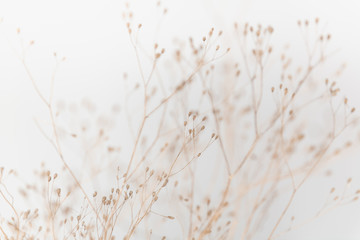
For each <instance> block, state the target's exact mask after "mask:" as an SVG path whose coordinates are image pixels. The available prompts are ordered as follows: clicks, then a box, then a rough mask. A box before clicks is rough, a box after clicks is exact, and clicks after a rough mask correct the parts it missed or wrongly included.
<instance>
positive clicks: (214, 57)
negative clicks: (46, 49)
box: [0, 5, 360, 240]
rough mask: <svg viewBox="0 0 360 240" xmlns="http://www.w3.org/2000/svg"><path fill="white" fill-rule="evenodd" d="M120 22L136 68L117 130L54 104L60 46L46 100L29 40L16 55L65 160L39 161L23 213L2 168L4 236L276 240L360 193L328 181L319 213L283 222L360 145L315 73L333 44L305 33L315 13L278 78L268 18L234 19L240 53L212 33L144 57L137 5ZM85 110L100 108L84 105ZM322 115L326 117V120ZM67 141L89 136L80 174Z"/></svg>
mask: <svg viewBox="0 0 360 240" xmlns="http://www.w3.org/2000/svg"><path fill="white" fill-rule="evenodd" d="M158 7H159V8H160V9H162V11H163V14H164V15H166V13H167V10H166V9H163V8H162V6H161V5H159V6H158ZM123 17H124V19H125V21H126V27H127V31H128V34H129V37H130V43H131V46H132V48H133V50H134V54H135V60H136V64H137V66H138V75H136V76H131V75H128V74H124V79H123V80H124V82H125V83H126V84H127V85H129V84H130V85H131V89H128V94H127V95H126V96H125V99H124V102H123V104H122V105H121V107H120V108H119V106H117V105H115V106H114V107H113V110H114V112H116V114H115V115H113V118H114V120H113V121H121V122H127V124H122V125H121V126H119V127H118V130H116V129H115V128H113V127H111V126H108V125H109V123H108V121H107V120H104V119H103V121H102V124H100V125H99V126H98V127H93V128H88V127H86V126H83V125H80V124H79V125H78V126H75V127H69V126H66V122H68V121H70V119H72V118H73V117H72V116H71V114H70V113H69V111H66V106H65V107H63V108H60V107H59V106H58V107H56V106H54V103H53V98H54V81H55V76H56V74H55V72H56V71H57V69H58V65H59V64H60V63H61V60H58V56H57V55H56V54H55V58H56V67H55V71H54V74H53V76H52V77H51V84H50V85H51V87H50V93H49V97H48V98H47V97H46V95H47V94H45V93H43V92H41V91H40V89H39V87H38V85H37V82H36V79H35V78H34V77H33V75H32V73H31V70H30V69H29V67H28V65H27V63H26V54H25V53H26V52H27V49H23V52H22V54H20V56H19V58H20V61H21V63H22V64H23V66H24V68H25V70H26V73H27V74H28V76H29V78H30V80H31V82H32V85H33V87H34V89H35V91H36V93H37V95H38V96H39V97H40V99H41V101H42V102H43V104H44V106H45V107H46V108H47V110H48V113H49V125H50V128H49V129H46V126H43V125H41V124H38V127H39V129H40V131H41V132H42V134H43V135H44V137H46V138H47V139H48V141H49V142H50V144H51V145H52V146H53V147H54V149H55V151H56V153H57V155H58V158H59V159H60V161H61V163H62V165H63V168H62V169H55V170H54V169H53V170H47V167H46V164H45V163H44V164H43V165H42V166H41V168H40V170H37V171H35V176H36V178H35V182H34V183H28V184H27V185H26V186H25V187H24V188H20V191H19V192H20V196H22V197H23V198H24V199H25V201H26V200H29V199H33V198H35V199H39V198H41V199H42V202H41V204H39V205H37V206H36V208H34V209H33V210H26V211H23V210H19V209H17V207H16V206H17V203H18V202H21V200H20V199H18V198H14V197H13V195H12V194H13V192H14V189H8V188H7V187H6V184H7V183H8V179H7V178H9V177H14V178H15V179H16V178H17V179H20V176H18V175H17V174H16V172H15V171H12V170H11V171H8V170H5V169H4V168H1V172H0V184H1V185H0V200H1V201H2V202H4V203H5V206H6V208H7V212H6V213H7V214H6V215H1V216H0V217H1V218H0V236H1V237H0V238H1V239H6V240H10V239H16V240H20V239H54V240H56V239H101V240H110V239H125V240H127V239H152V238H154V239H166V238H167V237H168V238H169V239H199V240H201V239H259V236H266V237H265V238H267V239H269V240H270V239H277V238H279V237H280V236H282V235H285V234H286V233H287V232H288V231H291V230H294V229H298V228H300V227H302V226H303V225H306V224H308V223H311V222H312V221H313V220H314V219H317V218H318V217H320V216H322V215H324V214H326V213H327V212H329V211H331V210H333V209H335V208H337V207H339V206H342V205H344V204H347V203H350V202H353V201H356V200H357V199H358V195H359V193H360V191H356V192H354V193H349V191H350V190H349V188H350V184H351V178H350V179H348V180H347V184H346V187H345V189H344V191H343V194H342V195H335V194H336V192H337V191H336V190H335V189H334V188H331V190H330V194H329V198H328V201H327V202H326V203H325V204H324V206H323V207H322V208H321V209H320V210H319V212H317V213H315V214H314V215H313V216H310V217H309V218H308V219H302V220H299V221H295V220H294V219H295V218H294V217H291V221H290V223H289V221H288V220H287V219H289V214H290V209H294V208H296V207H301V206H294V199H296V198H297V197H298V195H299V194H300V191H301V189H302V188H305V187H309V186H308V185H306V183H307V182H308V181H309V180H310V179H311V177H312V176H314V175H315V174H316V172H318V171H320V170H324V169H325V168H326V167H327V165H328V164H330V163H331V161H332V160H333V159H334V158H337V157H338V156H339V154H340V153H341V152H342V151H344V150H346V149H348V148H350V147H351V146H352V144H351V142H350V141H348V140H350V139H349V138H348V135H346V139H345V140H344V138H343V137H342V135H345V132H346V131H347V129H348V128H353V127H354V126H355V125H354V123H355V120H356V117H355V116H354V111H355V109H354V108H352V107H350V105H349V103H348V99H347V98H344V99H341V97H339V91H340V90H339V89H338V88H337V86H336V82H335V78H336V75H335V76H331V75H326V74H328V73H325V77H323V76H322V75H321V74H323V73H319V72H318V68H319V66H324V65H325V64H326V61H327V59H328V58H329V54H328V53H327V47H328V44H329V42H330V40H331V36H330V35H326V34H323V33H318V32H317V31H315V33H316V34H315V36H314V37H313V38H311V37H309V32H311V31H312V28H313V27H314V28H316V29H317V28H318V25H319V20H318V19H316V20H315V21H314V22H313V23H309V21H307V20H306V21H304V22H302V21H299V23H298V25H299V27H300V31H301V33H302V34H303V36H304V39H305V43H306V44H305V46H306V51H307V63H306V65H305V66H302V67H297V66H293V65H294V64H292V59H291V58H290V57H289V56H287V54H286V52H284V53H283V54H281V57H280V62H279V66H280V67H279V69H280V74H279V73H277V74H278V75H277V76H276V77H272V75H267V71H269V67H268V65H269V61H274V60H276V59H277V58H276V56H273V55H274V51H273V46H272V42H271V37H272V36H273V34H274V29H273V28H272V27H271V26H268V27H263V26H261V25H258V26H250V25H249V24H247V23H246V24H243V25H240V24H235V27H234V32H235V34H234V35H233V36H232V37H233V38H234V40H235V45H234V47H233V50H232V51H230V48H225V49H223V47H222V46H221V44H220V42H221V39H222V38H223V32H222V31H216V30H215V29H214V28H211V30H210V31H209V32H208V33H207V34H206V35H204V36H203V37H202V38H201V39H193V38H190V39H189V41H188V42H184V43H181V44H180V45H179V47H178V48H177V47H175V49H167V50H166V51H165V49H164V48H161V47H160V44H158V43H155V44H154V46H153V49H151V50H150V53H149V52H148V49H146V48H145V47H144V46H143V45H142V43H141V29H142V25H141V24H136V23H135V20H134V14H133V13H132V12H131V10H130V8H129V6H128V7H127V10H126V12H124V14H123ZM18 34H20V30H19V31H18ZM32 44H33V42H30V45H29V46H31V45H32ZM240 56H241V57H240ZM234 59H235V61H234ZM62 60H64V59H62ZM169 64H171V65H172V66H173V69H172V71H171V72H169V71H170V70H168V68H167V67H166V66H168V65H169ZM222 67H223V69H225V70H222ZM169 76H170V77H171V79H169V80H165V79H168V78H169ZM130 79H131V80H130ZM137 79H139V81H138V80H137ZM319 79H320V81H319ZM321 79H324V80H321ZM319 82H321V86H319V85H318V84H317V83H319ZM314 84H317V85H316V86H317V87H316V88H314V87H313V86H314ZM128 87H129V86H128ZM82 106H83V108H82V109H83V111H87V112H89V113H91V114H96V113H94V112H95V110H94V109H95V107H94V106H95V104H94V103H92V102H91V101H90V100H85V101H84V102H83V103H82ZM64 109H65V110H64ZM119 109H121V110H119ZM119 111H120V112H119ZM92 116H94V115H92ZM324 116H325V118H328V119H331V123H329V124H323V123H321V121H323V120H321V119H324ZM99 119H101V118H99ZM110 125H111V124H110ZM319 126H321V127H319ZM314 128H316V129H319V131H317V133H316V134H314V133H313V129H314ZM113 132H115V133H116V132H129V136H124V137H123V138H124V139H123V140H122V142H124V143H125V145H126V144H127V145H126V146H125V147H122V146H120V145H119V144H114V143H113V142H112V141H111V136H112V135H113ZM69 138H72V139H74V140H72V141H79V142H82V143H83V148H84V149H82V150H81V151H83V156H84V160H83V161H84V162H83V165H82V168H81V169H76V168H75V169H74V167H72V166H71V165H69V162H68V160H67V159H68V158H69V157H70V156H69V155H70V154H71V152H69V151H67V152H66V153H65V151H64V149H66V148H67V147H68V145H69V144H67V143H66V141H65V140H68V139H69ZM344 142H345V143H344ZM129 146H131V147H130V148H129V149H128V147H129ZM127 150H129V151H127ZM104 156H105V157H104ZM80 171H81V172H80ZM56 172H58V173H56ZM109 176H111V177H109ZM86 179H87V180H89V179H90V180H91V181H86ZM99 184H100V185H99ZM96 187H97V188H96ZM281 195H284V196H285V198H286V199H287V200H286V202H285V204H283V205H282V209H281V210H280V211H277V212H275V211H274V210H275V209H274V207H273V208H271V207H272V206H275V204H276V203H277V200H278V198H279V196H281ZM37 202H38V201H37ZM1 211H3V210H1ZM265 223H266V225H264V224H265ZM269 224H270V225H271V226H269ZM289 224H290V226H289ZM285 226H287V228H286V227H285ZM264 232H265V233H264ZM259 234H260V235H259Z"/></svg>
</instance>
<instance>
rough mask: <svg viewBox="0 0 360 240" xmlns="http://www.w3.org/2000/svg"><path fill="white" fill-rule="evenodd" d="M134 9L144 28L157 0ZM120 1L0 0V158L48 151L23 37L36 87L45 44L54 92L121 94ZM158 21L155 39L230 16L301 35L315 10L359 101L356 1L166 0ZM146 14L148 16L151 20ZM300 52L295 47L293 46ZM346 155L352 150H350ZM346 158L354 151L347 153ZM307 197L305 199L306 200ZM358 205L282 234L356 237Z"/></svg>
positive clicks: (22, 164) (44, 82)
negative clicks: (22, 55)
mask: <svg viewBox="0 0 360 240" xmlns="http://www.w3.org/2000/svg"><path fill="white" fill-rule="evenodd" d="M130 2H131V4H130V5H131V6H132V9H133V10H134V12H135V15H136V18H137V19H138V20H139V22H141V19H144V20H146V22H143V26H144V29H145V30H144V31H145V32H146V31H147V30H146V27H148V29H152V28H153V26H154V25H156V23H157V21H158V17H157V16H158V15H159V14H157V12H156V9H155V7H154V6H155V1H150V0H142V1H141V0H137V1H130ZM124 6H125V3H124V2H123V1H109V0H102V1H89V0H88V1H76V0H62V1H49V0H11V1H5V0H2V1H0V17H2V19H3V22H2V23H1V25H0V165H1V166H6V167H8V168H11V167H12V168H16V169H19V170H20V171H26V169H28V167H29V166H30V167H35V166H37V164H38V163H39V162H40V161H41V160H45V159H46V158H47V157H46V156H48V154H49V152H48V151H50V150H46V149H48V148H49V147H48V143H47V142H46V140H44V139H43V136H41V134H39V132H38V129H37V128H36V126H35V123H34V118H36V117H38V116H43V114H44V108H43V106H42V105H41V102H40V100H39V99H38V97H37V96H36V94H35V93H34V91H33V89H32V86H31V84H30V82H29V80H28V78H27V76H26V74H25V71H24V69H23V67H22V66H21V63H20V61H19V60H18V58H17V57H16V52H20V49H21V40H19V36H18V35H17V34H16V29H17V28H20V29H21V37H20V38H22V39H23V40H24V42H26V43H27V42H29V41H30V40H35V45H34V46H33V47H32V48H31V50H30V51H29V54H28V62H29V66H30V67H31V69H32V72H33V74H34V76H35V77H36V80H37V82H38V84H39V86H40V88H41V90H42V91H44V92H47V91H48V86H49V85H48V83H49V79H50V76H51V71H52V68H53V66H54V63H55V62H54V57H53V52H57V53H58V55H59V56H60V57H63V56H65V57H66V59H67V60H66V61H65V62H64V63H62V65H61V67H60V70H59V72H58V74H57V78H56V81H57V84H56V91H55V96H56V99H58V98H59V99H61V98H62V99H66V100H67V101H71V100H73V101H80V100H81V99H83V97H89V98H96V99H98V102H100V105H101V104H102V103H103V104H106V103H114V102H116V101H119V99H117V97H116V96H117V95H118V94H119V93H120V92H121V86H122V85H121V84H119V83H118V82H119V79H121V78H122V74H123V72H125V71H128V70H129V69H130V71H131V69H132V68H134V66H129V61H128V59H131V58H132V57H133V55H132V51H131V50H130V49H129V48H130V45H129V39H128V35H127V33H126V29H125V27H124V21H123V20H122V17H121V15H122V12H123V10H124V9H125V8H124ZM163 6H166V7H167V8H168V11H169V12H168V16H167V17H166V21H164V22H163V23H162V29H161V33H159V38H160V39H165V40H164V44H166V43H169V42H171V40H172V38H173V37H183V38H184V39H186V38H187V37H189V36H190V35H195V36H198V35H199V34H202V32H201V31H205V30H207V29H210V28H211V27H212V26H216V27H217V28H221V29H223V30H224V31H227V30H228V31H231V29H232V26H233V23H234V22H235V21H238V22H246V21H248V22H250V23H253V24H257V23H263V24H271V25H272V26H274V28H275V33H276V35H275V37H274V41H276V39H280V40H279V41H283V43H284V44H285V43H290V44H291V42H292V41H299V39H300V34H299V31H298V28H297V25H296V22H297V20H298V19H306V18H308V19H313V18H315V17H319V18H320V21H321V23H322V24H324V25H325V26H326V30H327V31H329V32H331V34H332V36H333V42H332V45H333V46H334V47H335V48H338V49H339V52H338V53H337V55H336V59H337V60H339V62H346V64H347V69H346V71H345V73H344V75H343V76H342V77H341V82H340V83H339V84H340V86H341V87H342V90H343V93H346V95H347V96H348V98H349V99H350V101H351V104H352V105H354V106H355V107H357V108H358V109H360V95H359V93H358V92H359V87H360V84H359V81H360V79H359V76H360V67H359V66H360V65H359V64H360V46H359V43H360V31H359V27H358V26H359V23H360V14H359V12H360V1H357V0H312V1H310V0H299V1H297V0H221V1H220V0H218V1H215V0H212V1H211V0H181V1H179V0H178V1H175V0H168V1H163ZM152 19H153V22H152V21H151V20H152ZM298 54H301V51H299V53H298ZM353 158H357V157H356V156H353ZM350 162H351V161H347V160H346V161H345V163H344V164H342V165H341V169H340V171H341V172H338V175H337V177H338V179H346V178H347V177H348V176H352V177H353V179H354V182H355V184H356V183H358V184H359V183H360V174H359V171H358V170H359V164H356V163H354V164H352V165H350ZM353 162H354V161H353ZM304 201H306V199H305V200H304ZM359 208H360V205H359V204H353V205H352V206H347V207H344V208H341V209H339V210H336V211H335V212H333V213H331V214H329V215H327V216H325V217H324V218H325V220H324V219H322V220H321V221H316V222H314V223H313V224H311V225H310V226H309V227H305V228H303V229H301V230H299V231H298V232H295V233H294V235H291V236H290V235H289V236H288V237H289V238H288V239H304V240H307V239H316V240H317V239H359V238H360V228H358V226H359V224H360V217H359V216H360V211H359Z"/></svg>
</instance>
